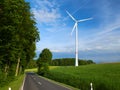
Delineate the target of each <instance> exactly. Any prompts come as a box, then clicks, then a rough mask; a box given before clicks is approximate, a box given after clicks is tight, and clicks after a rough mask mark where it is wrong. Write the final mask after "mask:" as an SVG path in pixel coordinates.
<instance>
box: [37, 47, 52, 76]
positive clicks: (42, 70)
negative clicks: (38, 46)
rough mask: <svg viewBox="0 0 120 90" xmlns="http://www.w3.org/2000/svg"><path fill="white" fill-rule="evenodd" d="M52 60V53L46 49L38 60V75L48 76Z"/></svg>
mask: <svg viewBox="0 0 120 90" xmlns="http://www.w3.org/2000/svg"><path fill="white" fill-rule="evenodd" d="M51 60H52V53H51V51H50V50H49V49H47V48H46V49H44V50H43V51H42V52H41V54H40V55H39V58H38V60H37V65H38V74H40V75H46V74H47V72H48V71H49V68H48V66H49V63H50V62H51Z"/></svg>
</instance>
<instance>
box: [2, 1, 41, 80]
mask: <svg viewBox="0 0 120 90" xmlns="http://www.w3.org/2000/svg"><path fill="white" fill-rule="evenodd" d="M35 24H36V23H35V19H34V17H33V14H32V13H31V12H30V6H29V3H27V2H25V1H24V0H0V71H1V73H0V76H3V78H4V79H5V81H9V80H8V79H11V78H12V77H14V76H15V75H16V76H17V75H18V74H21V73H22V72H24V69H25V68H26V66H27V64H28V62H29V61H30V60H32V58H33V57H34V55H35V52H34V51H35V42H36V41H38V40H39V33H38V31H37V28H36V26H35ZM3 74H4V75H3ZM1 82H2V81H1Z"/></svg>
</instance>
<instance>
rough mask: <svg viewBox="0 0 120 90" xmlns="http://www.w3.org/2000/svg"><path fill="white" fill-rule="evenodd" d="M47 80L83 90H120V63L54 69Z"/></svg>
mask: <svg viewBox="0 0 120 90" xmlns="http://www.w3.org/2000/svg"><path fill="white" fill-rule="evenodd" d="M47 78H50V79H53V80H56V81H59V82H62V83H65V84H68V85H71V86H74V87H76V88H79V89H81V90H90V83H91V82H92V83H93V88H94V90H120V63H109V64H94V65H83V66H79V67H73V66H67V67H56V68H55V67H54V68H53V69H50V72H49V74H48V75H47Z"/></svg>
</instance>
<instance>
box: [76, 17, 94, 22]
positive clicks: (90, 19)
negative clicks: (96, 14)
mask: <svg viewBox="0 0 120 90" xmlns="http://www.w3.org/2000/svg"><path fill="white" fill-rule="evenodd" d="M91 19H93V18H86V19H82V20H78V21H77V22H84V21H87V20H91Z"/></svg>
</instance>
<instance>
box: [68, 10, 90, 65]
mask: <svg viewBox="0 0 120 90" xmlns="http://www.w3.org/2000/svg"><path fill="white" fill-rule="evenodd" d="M66 12H67V14H68V15H69V16H70V17H71V18H72V20H73V21H75V24H74V26H73V29H72V32H73V31H74V30H75V31H76V51H75V55H76V58H75V66H78V23H79V22H84V21H87V20H91V19H92V18H87V19H81V20H76V19H75V18H74V17H73V16H72V15H71V14H70V13H69V12H68V11H66ZM72 32H71V34H72Z"/></svg>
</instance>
